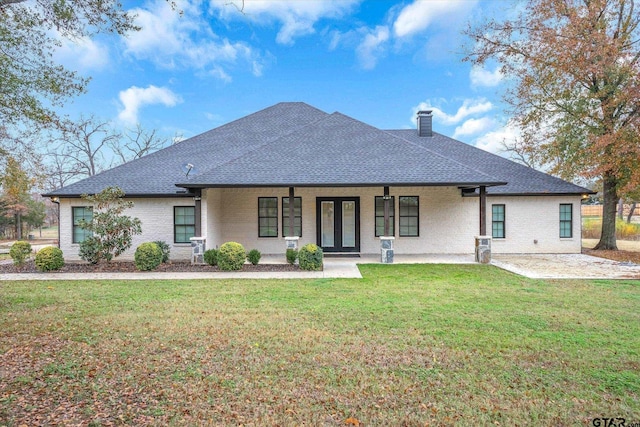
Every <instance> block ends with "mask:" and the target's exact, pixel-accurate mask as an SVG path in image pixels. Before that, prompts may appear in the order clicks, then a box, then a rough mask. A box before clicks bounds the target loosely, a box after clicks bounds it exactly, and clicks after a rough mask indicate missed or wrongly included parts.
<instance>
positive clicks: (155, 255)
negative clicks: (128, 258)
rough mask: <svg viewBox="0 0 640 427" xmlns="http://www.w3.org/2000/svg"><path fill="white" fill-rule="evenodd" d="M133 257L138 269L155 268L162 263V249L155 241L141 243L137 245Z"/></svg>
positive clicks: (147, 269) (148, 269)
mask: <svg viewBox="0 0 640 427" xmlns="http://www.w3.org/2000/svg"><path fill="white" fill-rule="evenodd" d="M133 259H134V261H135V263H136V268H137V269H138V270H140V271H150V270H155V269H156V268H158V266H159V265H160V264H161V263H162V250H161V249H160V246H158V244H157V243H155V242H146V243H142V244H141V245H140V246H138V247H137V249H136V253H135V254H134V256H133Z"/></svg>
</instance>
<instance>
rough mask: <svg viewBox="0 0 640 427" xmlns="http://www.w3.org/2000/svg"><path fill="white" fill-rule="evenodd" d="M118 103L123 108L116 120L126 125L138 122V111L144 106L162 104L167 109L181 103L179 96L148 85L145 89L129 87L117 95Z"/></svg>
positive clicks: (165, 89)
mask: <svg viewBox="0 0 640 427" xmlns="http://www.w3.org/2000/svg"><path fill="white" fill-rule="evenodd" d="M119 98H120V102H122V105H123V106H124V108H123V109H122V110H121V111H120V113H119V114H118V118H119V119H120V120H122V121H123V122H125V123H126V124H129V125H131V124H136V123H137V122H138V111H139V110H140V108H141V107H142V106H144V105H152V104H163V105H165V106H167V107H173V106H174V105H176V104H178V103H180V102H182V99H181V98H180V96H178V95H177V94H175V93H174V92H172V91H171V90H170V89H167V88H164V87H157V86H154V85H149V86H148V87H147V88H140V87H137V86H131V87H130V88H129V89H126V90H123V91H121V92H120V94H119Z"/></svg>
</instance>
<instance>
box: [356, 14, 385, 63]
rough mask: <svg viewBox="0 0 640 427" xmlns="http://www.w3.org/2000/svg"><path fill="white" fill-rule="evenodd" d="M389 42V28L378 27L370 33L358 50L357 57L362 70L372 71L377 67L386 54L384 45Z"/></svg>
mask: <svg viewBox="0 0 640 427" xmlns="http://www.w3.org/2000/svg"><path fill="white" fill-rule="evenodd" d="M387 40H389V28H388V27H386V26H382V25H380V26H377V27H376V29H375V30H373V31H371V32H368V34H367V35H366V36H365V37H364V39H363V40H362V42H361V43H360V45H359V46H358V47H357V48H356V55H357V56H358V60H359V61H360V64H361V65H362V68H364V69H366V70H370V69H372V68H374V67H375V66H376V63H377V62H378V58H379V56H380V55H381V54H382V52H384V43H385V42H386V41H387Z"/></svg>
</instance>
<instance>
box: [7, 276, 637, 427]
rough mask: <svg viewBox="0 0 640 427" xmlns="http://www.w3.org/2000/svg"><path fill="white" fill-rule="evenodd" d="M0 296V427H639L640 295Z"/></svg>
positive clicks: (220, 285) (298, 289)
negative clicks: (621, 422)
mask: <svg viewBox="0 0 640 427" xmlns="http://www.w3.org/2000/svg"><path fill="white" fill-rule="evenodd" d="M361 270H362V272H363V275H364V277H365V278H364V279H363V280H352V279H349V280H346V279H331V280H329V279H322V280H259V281H258V280H255V281H254V280H209V281H170V280H167V281H146V282H143V281H131V282H126V281H86V282H62V281H60V282H44V281H43V282H0V425H2V426H4V425H8V426H13V425H16V426H18V425H23V424H25V425H42V424H49V425H54V424H63V425H65V424H74V425H76V424H84V425H87V424H89V425H93V426H100V425H113V424H116V425H121V424H128V425H167V424H169V425H171V424H173V425H202V424H209V425H259V426H262V425H279V426H281V425H308V426H316V425H329V426H330V425H351V426H355V425H364V426H373V425H376V426H383V425H384V426H389V425H410V426H414V425H415V426H424V425H427V424H428V425H432V426H433V425H451V424H460V425H487V424H496V425H530V424H535V425H592V424H591V420H592V419H593V418H595V417H624V418H625V419H626V422H627V424H630V423H631V422H637V421H640V401H639V400H640V311H639V310H638V308H639V307H640V282H638V281H543V280H529V279H525V278H522V277H519V276H516V275H513V274H510V273H507V272H504V271H502V270H499V269H497V268H494V267H490V266H482V265H462V266H460V265H455V266H454V265H403V266H400V265H394V266H390V265H387V266H385V265H366V266H362V267H361Z"/></svg>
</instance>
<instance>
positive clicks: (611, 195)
mask: <svg viewBox="0 0 640 427" xmlns="http://www.w3.org/2000/svg"><path fill="white" fill-rule="evenodd" d="M602 181H603V183H602V187H603V192H604V202H603V205H602V234H601V235H600V241H599V242H598V244H597V245H596V247H595V248H594V249H596V250H597V249H602V250H613V251H617V250H618V246H617V244H616V205H617V204H618V194H617V192H618V191H617V188H616V187H617V186H616V184H617V180H616V178H615V177H614V176H612V175H611V174H609V173H607V174H605V175H604V177H603V180H602Z"/></svg>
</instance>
